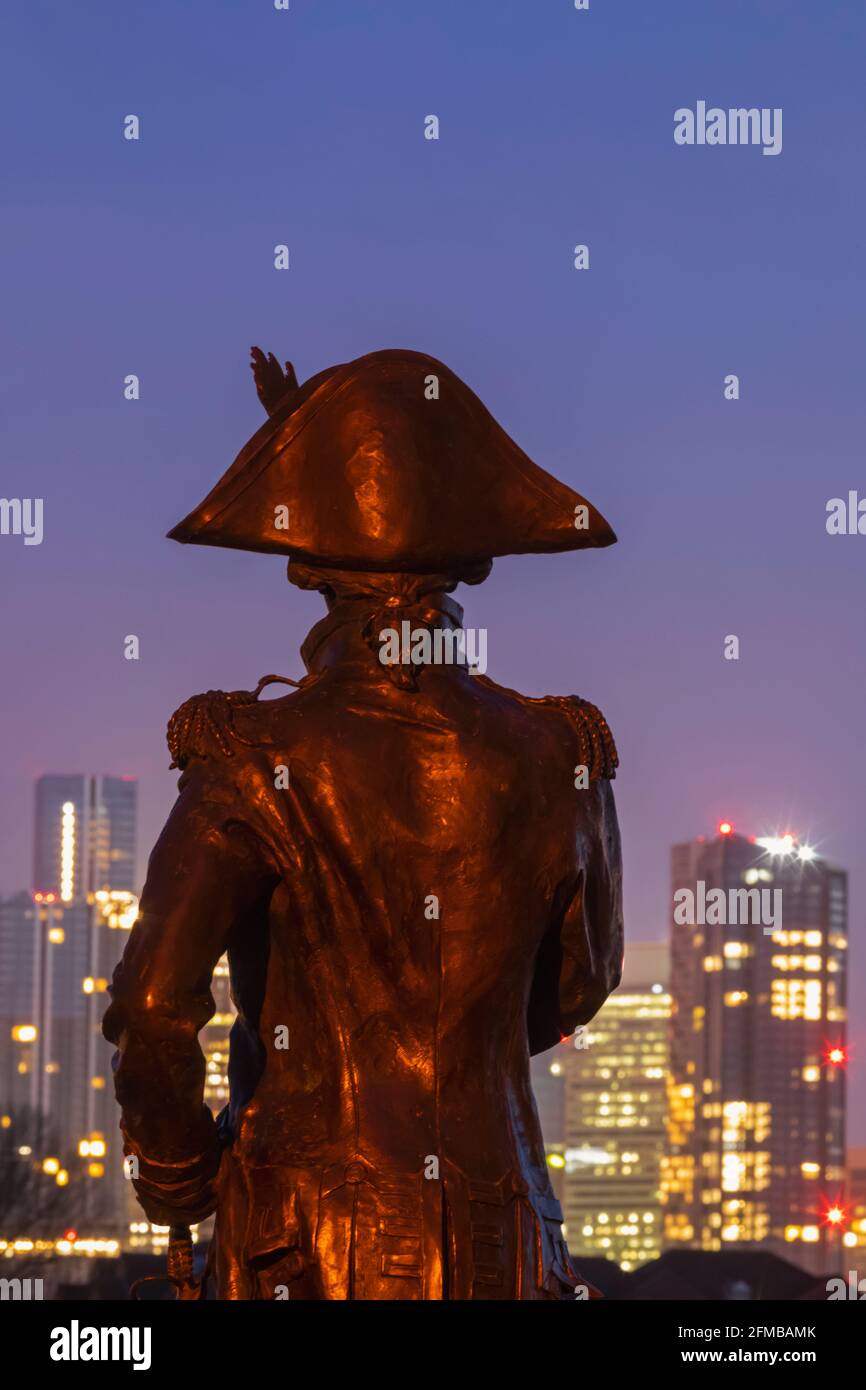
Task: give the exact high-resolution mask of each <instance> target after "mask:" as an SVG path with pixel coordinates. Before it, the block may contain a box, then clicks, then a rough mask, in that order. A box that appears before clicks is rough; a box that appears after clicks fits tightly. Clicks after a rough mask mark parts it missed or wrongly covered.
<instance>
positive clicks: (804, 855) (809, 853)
mask: <svg viewBox="0 0 866 1390" xmlns="http://www.w3.org/2000/svg"><path fill="white" fill-rule="evenodd" d="M797 858H798V859H801V860H803V861H804V862H805V863H807V864H808V862H809V860H810V859H814V858H815V851H814V850H813V848H812V846H811V845H800V848H799V849H798V850H797Z"/></svg>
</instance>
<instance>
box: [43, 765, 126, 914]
mask: <svg viewBox="0 0 866 1390" xmlns="http://www.w3.org/2000/svg"><path fill="white" fill-rule="evenodd" d="M136 806H137V784H136V782H135V780H134V778H131V777H93V776H88V775H84V774H81V773H70V774H54V773H52V774H50V775H49V776H46V777H40V778H39V781H38V782H37V783H36V828H35V838H34V876H33V889H34V891H35V892H36V893H42V894H43V896H46V895H48V894H50V893H53V894H55V896H56V897H57V898H59V899H60V901H61V902H71V901H72V900H73V899H76V898H86V896H87V894H88V893H95V892H98V891H105V890H112V889H114V890H116V891H119V892H127V893H132V892H133V891H134V889H135V834H136Z"/></svg>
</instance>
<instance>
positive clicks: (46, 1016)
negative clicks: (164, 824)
mask: <svg viewBox="0 0 866 1390" xmlns="http://www.w3.org/2000/svg"><path fill="white" fill-rule="evenodd" d="M135 815H136V784H135V782H134V781H133V780H132V779H130V778H120V777H91V776H83V775H82V776H78V775H75V776H48V777H42V778H40V780H39V782H38V783H37V786H36V820H35V855H34V865H35V891H34V892H33V894H32V896H28V897H27V898H26V899H25V901H26V904H27V905H26V907H25V905H24V903H23V902H22V898H24V895H19V898H17V899H14V900H12V901H11V902H7V903H5V904H4V905H3V907H2V909H0V1005H2V1009H3V1011H4V1038H3V1042H2V1049H0V1081H2V1084H3V1089H4V1095H3V1102H4V1109H6V1110H11V1109H22V1108H25V1107H26V1108H28V1109H30V1110H32V1111H33V1112H34V1113H35V1114H36V1115H38V1117H39V1121H38V1123H39V1125H40V1126H41V1129H40V1131H39V1133H41V1135H42V1137H43V1139H44V1146H45V1148H46V1150H47V1149H48V1148H49V1147H50V1150H51V1154H52V1156H56V1157H59V1159H60V1160H61V1164H62V1171H65V1172H69V1173H72V1172H73V1171H74V1172H75V1174H76V1175H77V1174H79V1173H81V1174H82V1175H83V1176H85V1177H86V1178H87V1180H88V1181H87V1182H86V1183H85V1184H84V1194H85V1200H84V1202H83V1203H82V1204H80V1206H79V1214H80V1215H83V1216H84V1217H85V1218H87V1219H89V1221H90V1223H91V1227H92V1228H97V1227H98V1226H99V1225H106V1226H110V1225H114V1224H116V1223H117V1221H118V1219H119V1218H120V1217H121V1215H122V1211H123V1209H125V1205H126V1189H127V1188H128V1186H129V1185H128V1183H127V1182H126V1181H125V1179H124V1176H123V1169H122V1156H121V1152H120V1136H119V1132H118V1125H117V1114H116V1107H115V1104H114V1092H113V1087H112V1084H111V1048H110V1047H109V1045H108V1044H107V1043H106V1042H105V1041H104V1039H103V1037H102V1030H101V1021H102V1015H103V1013H104V1011H105V1006H106V994H105V992H106V989H107V986H108V982H109V980H110V978H111V974H112V972H113V970H114V967H115V965H116V964H117V961H118V960H119V959H120V956H121V954H122V952H123V947H124V944H125V941H126V934H127V932H128V930H129V929H130V927H131V926H132V923H133V921H134V920H135V917H136V915H137V910H138V904H137V901H136V899H135V897H134V895H133V893H132V886H133V882H134V873H135ZM15 962H17V965H16V966H15V968H16V970H18V971H20V975H19V979H18V981H17V985H16V986H15V990H14V996H15V997H14V999H13V998H12V994H13V989H12V986H11V984H10V982H9V980H7V979H6V977H7V976H8V974H9V963H13V964H14V963H15ZM25 982H26V983H25ZM7 1005H8V1006H9V1008H11V1010H12V1013H13V1014H14V1017H13V1018H12V1020H11V1022H9V1025H8V1031H7V1028H6V1020H5V1010H6V1008H7ZM37 1142H38V1143H40V1152H41V1149H42V1146H43V1145H42V1142H41V1141H40V1140H39V1138H38V1136H37ZM37 1157H38V1155H37Z"/></svg>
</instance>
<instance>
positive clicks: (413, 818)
mask: <svg viewBox="0 0 866 1390" xmlns="http://www.w3.org/2000/svg"><path fill="white" fill-rule="evenodd" d="M253 358H254V361H253V367H254V372H255V377H256V383H257V387H258V391H259V395H260V397H261V399H262V401H263V403H264V404H265V406H266V408H267V409H268V411H269V419H268V421H267V423H266V424H265V425H264V426H263V427H262V428H261V429H260V430H259V431H258V433H257V434H255V435H254V436H253V438H252V439H251V440H250V442H249V443H248V444H247V445H246V447H245V448H244V449H243V450H242V451H241V453H240V455H239V456H238V458H237V459H236V461H235V463H234V464H233V465H232V466H231V468H230V469H229V470H228V472H227V473H226V474H225V476H224V477H223V478H222V479H221V480H220V482H219V483H218V484H217V486H216V488H214V490H213V491H212V492H211V493H210V495H209V496H208V497H207V498H206V499H205V500H204V502H203V503H202V504H201V505H200V506H199V507H198V508H197V509H196V510H195V511H194V512H193V513H192V514H191V515H190V516H189V517H188V518H187V519H186V520H185V521H184V522H182V523H181V524H180V525H179V526H177V527H175V529H174V530H173V531H172V532H171V533H170V535H171V536H172V537H173V538H174V539H176V540H180V541H187V542H193V543H195V544H201V545H220V546H231V547H236V548H240V549H245V550H258V551H267V552H271V553H279V554H284V555H287V556H288V557H289V569H288V572H289V579H290V580H291V581H292V582H293V583H295V584H298V585H300V586H301V587H302V588H305V589H317V590H318V591H319V592H320V593H322V594H323V595H324V597H325V600H326V602H327V606H328V615H327V616H326V617H325V618H324V619H323V620H322V621H321V622H319V623H317V624H316V626H315V627H314V628H313V629H312V631H311V632H310V634H309V636H308V637H307V639H306V641H305V642H304V644H303V647H302V655H303V659H304V663H305V665H306V668H307V675H306V676H304V678H303V679H302V680H301V681H300V682H293V681H288V682H286V683H287V684H289V685H296V686H297V689H294V690H292V691H290V692H289V693H287V694H286V695H285V696H284V697H283V698H279V699H269V700H267V701H260V700H259V699H258V695H259V693H260V691H261V690H262V688H263V687H264V686H265V685H266V684H269V683H273V682H274V681H278V680H280V679H282V678H280V677H275V676H268V677H265V678H264V679H263V680H262V681H260V682H259V686H258V688H257V689H256V690H255V691H235V692H231V693H227V694H226V693H223V692H221V691H209V692H208V693H207V694H205V695H199V696H196V697H194V698H193V699H191V700H188V701H187V702H186V704H184V705H182V706H181V708H180V709H179V710H178V711H177V713H176V714H175V715H174V716H173V717H172V719H171V721H170V723H169V729H168V742H169V747H170V750H171V754H172V759H173V761H172V766H176V767H178V768H180V769H181V770H182V775H181V778H180V782H179V796H178V799H177V802H176V804H175V807H174V809H173V811H172V813H171V815H170V817H169V820H168V822H167V824H166V826H165V829H164V830H163V832H162V835H161V836H160V839H159V841H158V843H157V845H156V848H155V849H154V851H153V855H152V857H151V860H150V866H149V870H148V875H147V882H146V885H145V888H144V893H143V897H142V904H141V915H140V919H139V921H138V923H137V925H136V926H135V928H134V929H133V932H132V934H131V936H130V940H129V943H128V945H127V948H126V951H125V953H124V957H123V960H122V962H121V964H120V965H119V966H118V969H117V971H116V972H115V976H114V980H113V984H112V1003H111V1007H110V1008H109V1010H108V1013H107V1014H106V1017H105V1024H104V1031H105V1035H106V1037H107V1038H108V1039H109V1040H110V1041H111V1042H114V1043H115V1044H116V1045H117V1049H118V1050H117V1053H116V1056H115V1074H116V1088H117V1098H118V1101H119V1103H120V1105H121V1108H122V1129H123V1135H124V1150H125V1152H126V1153H127V1154H130V1155H134V1156H135V1158H136V1159H137V1164H138V1179H137V1181H136V1189H137V1193H138V1197H139V1200H140V1202H141V1205H142V1206H143V1208H144V1210H145V1212H146V1213H147V1215H148V1217H149V1218H150V1219H151V1220H152V1221H154V1222H157V1223H160V1224H165V1225H171V1226H172V1227H174V1228H176V1229H179V1230H180V1231H181V1232H182V1230H183V1227H184V1226H186V1225H189V1224H190V1223H193V1222H197V1221H201V1220H203V1219H204V1218H205V1217H206V1216H208V1215H209V1214H210V1213H212V1212H214V1211H215V1212H216V1227H215V1233H214V1238H213V1241H212V1245H211V1255H212V1261H211V1264H212V1268H213V1271H214V1273H215V1278H216V1285H217V1290H218V1297H220V1298H223V1299H267V1298H286V1297H288V1298H291V1299H401V1298H406V1299H551V1298H552V1299H559V1298H567V1297H573V1296H574V1293H573V1290H574V1287H575V1285H576V1282H577V1279H578V1276H577V1275H576V1273H575V1271H574V1269H573V1267H572V1265H571V1262H570V1259H569V1255H568V1250H567V1248H566V1245H565V1242H564V1240H563V1236H562V1231H561V1221H562V1213H561V1211H560V1207H559V1204H558V1202H557V1201H556V1199H555V1197H554V1195H553V1192H552V1189H551V1186H550V1182H549V1178H548V1169H547V1166H546V1162H545V1153H544V1146H543V1142H542V1136H541V1133H540V1130H539V1125H538V1118H537V1114H536V1108H535V1103H534V1100H533V1096H532V1092H531V1089H530V1079H529V1058H530V1054H531V1053H536V1052H540V1051H543V1050H545V1049H547V1048H549V1047H551V1046H552V1045H553V1044H555V1043H556V1042H557V1041H558V1040H559V1039H560V1038H562V1037H563V1036H566V1035H568V1034H570V1033H572V1032H573V1030H574V1029H575V1027H576V1026H577V1025H578V1024H585V1023H587V1022H588V1021H589V1020H590V1019H591V1018H592V1017H593V1015H594V1014H595V1013H596V1012H597V1010H598V1009H599V1007H600V1006H601V1004H602V1003H603V1001H604V1000H605V999H606V997H607V995H608V994H609V993H610V991H611V990H612V989H613V988H615V986H616V985H617V983H618V981H619V973H620V964H621V958H622V914H621V865H620V846H619V832H618V829H617V822H616V812H615V808H614V801H613V793H612V790H611V787H610V779H611V778H612V777H613V776H614V774H615V768H616V765H617V755H616V750H615V747H614V743H613V739H612V737H611V734H610V731H609V729H608V727H607V724H606V723H605V721H604V719H603V717H602V716H601V714H600V713H599V711H598V710H597V709H596V708H595V707H594V706H593V705H590V704H589V703H588V702H586V701H584V700H581V699H578V698H577V697H575V696H569V697H563V698H542V699H530V698H527V697H526V696H523V695H520V694H518V693H517V692H516V691H513V690H506V689H503V688H502V687H500V686H497V685H495V684H494V683H493V681H492V680H490V679H488V678H487V677H486V676H485V675H483V674H473V673H472V671H471V670H470V669H469V668H468V666H467V664H466V661H465V660H464V659H462V656H461V653H462V652H463V648H462V647H461V645H460V639H461V620H462V609H461V607H460V606H459V604H457V603H456V602H455V601H454V599H452V598H450V597H449V595H450V593H451V592H452V591H453V590H454V589H455V587H456V586H457V584H458V583H461V582H463V583H468V584H477V583H480V582H481V581H482V580H483V579H484V578H485V577H486V576H487V574H488V573H489V571H490V568H491V563H492V558H493V557H494V556H497V555H503V554H509V553H520V552H530V551H536V552H540V551H551V552H552V551H562V550H574V549H579V548H581V547H584V546H603V545H609V544H611V542H613V541H614V540H615V539H616V538H615V536H614V534H613V532H612V531H611V529H610V527H609V526H608V525H607V523H606V522H605V520H604V519H603V517H601V516H600V515H599V513H598V512H597V511H596V510H595V509H594V508H593V507H592V506H591V505H590V504H589V503H587V502H586V501H585V500H584V499H583V498H582V497H580V496H579V495H578V494H577V493H575V492H572V490H571V489H570V488H568V487H565V486H564V485H563V484H561V483H559V482H558V481H557V480H556V479H554V478H552V477H551V476H550V475H549V474H548V473H546V472H544V471H543V470H542V469H541V468H539V467H537V466H536V465H535V464H534V463H532V462H531V461H530V460H529V459H528V458H527V457H526V455H525V454H524V453H523V452H522V450H520V449H519V448H518V447H517V445H516V444H515V443H514V442H513V440H511V439H510V438H509V437H508V435H507V434H506V433H505V432H504V430H502V429H501V428H500V426H499V425H498V424H497V423H496V421H495V420H494V419H493V418H492V416H491V415H490V414H489V413H488V412H487V410H486V409H485V408H484V406H483V405H482V404H481V402H480V401H479V400H478V398H477V397H476V396H475V395H474V394H473V392H472V391H470V390H469V388H468V387H467V386H466V385H465V384H464V383H463V382H461V381H460V380H459V378H458V377H456V376H455V375H454V374H453V373H452V372H451V371H449V370H448V368H447V367H445V366H444V365H443V364H442V363H441V362H438V361H436V360H435V359H434V358H431V357H428V356H426V355H424V354H421V353H416V352H407V351H385V352H376V353H372V354H370V355H369V356H366V357H362V358H360V359H358V360H357V361H355V362H350V363H348V364H344V365H341V366H338V367H335V368H332V369H331V370H330V371H327V372H322V373H320V374H319V375H318V376H315V377H313V378H312V379H311V380H309V381H307V382H306V383H305V384H304V385H303V386H299V385H298V382H297V380H296V378H295V374H294V372H293V370H292V368H291V366H289V365H288V364H287V366H286V370H285V372H284V371H283V369H282V368H281V367H280V366H279V364H278V363H277V362H276V360H275V359H274V358H273V357H272V356H271V357H268V358H265V357H264V355H263V354H262V353H261V352H260V351H259V350H258V349H253ZM403 624H408V625H409V627H408V630H409V632H410V633H411V634H413V646H412V650H411V652H410V655H409V658H408V659H404V658H401V659H399V660H398V659H396V658H394V659H391V660H390V662H386V661H385V660H384V658H383V642H384V640H385V639H384V634H385V633H387V632H388V631H389V630H391V629H395V630H398V631H399V630H400V629H401V625H403ZM419 633H420V634H421V635H422V636H423V635H424V634H426V635H427V638H428V639H430V640H429V641H428V647H429V649H431V650H434V649H435V650H439V649H440V647H441V650H442V651H444V652H446V653H447V650H448V642H450V650H451V651H452V653H453V652H454V651H455V650H456V651H457V658H456V659H453V660H449V659H448V658H447V654H446V656H445V657H443V659H441V660H440V661H438V662H437V661H436V660H430V659H429V658H425V656H424V655H423V651H424V650H426V648H424V643H423V642H422V643H421V644H420V645H419V646H417V647H416V646H415V645H414V635H417V634H419ZM434 638H435V639H436V642H437V644H438V645H434V644H433V642H432V639H434ZM439 639H441V642H440V641H439ZM446 639H447V640H446ZM419 651H421V652H422V655H420V656H418V652H419ZM224 952H227V954H228V959H229V964H230V970H231V979H232V989H233V997H234V999H235V1002H236V1005H237V1009H238V1017H237V1020H236V1022H235V1024H234V1026H233V1029H232V1035H231V1060H230V1065H229V1079H230V1096H231V1099H230V1102H229V1105H228V1106H227V1107H226V1109H225V1110H224V1111H223V1113H222V1114H221V1115H220V1116H219V1119H218V1120H217V1121H216V1122H215V1121H214V1119H213V1118H212V1116H211V1113H210V1111H209V1110H208V1109H207V1107H206V1106H205V1105H204V1103H203V1083H204V1059H203V1056H202V1053H201V1050H200V1048H199V1046H198V1042H197V1036H196V1035H197V1033H198V1031H199V1029H200V1028H201V1027H202V1026H203V1025H204V1024H205V1022H206V1021H207V1020H208V1019H209V1018H210V1017H211V1015H212V1013H213V1009H214V1004H213V999H212V997H211V993H210V982H211V976H212V972H213V969H214V966H215V965H216V963H217V961H218V960H219V958H220V957H221V956H222V955H223V953H224ZM177 1258H178V1259H179V1261H180V1266H181V1267H184V1268H187V1267H186V1266H184V1262H183V1259H182V1258H181V1257H177ZM187 1276H188V1268H187V1273H186V1275H185V1276H184V1278H183V1279H182V1280H180V1281H179V1282H180V1284H181V1286H182V1296H185V1297H189V1296H191V1292H190V1287H191V1286H190V1281H189V1278H188V1277H187Z"/></svg>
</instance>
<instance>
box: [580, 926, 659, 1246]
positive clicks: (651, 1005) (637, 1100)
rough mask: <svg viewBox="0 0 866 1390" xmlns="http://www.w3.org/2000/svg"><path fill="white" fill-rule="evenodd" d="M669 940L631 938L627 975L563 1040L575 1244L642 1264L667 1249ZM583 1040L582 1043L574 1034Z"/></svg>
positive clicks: (626, 968)
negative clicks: (663, 1194) (644, 941)
mask: <svg viewBox="0 0 866 1390" xmlns="http://www.w3.org/2000/svg"><path fill="white" fill-rule="evenodd" d="M667 977H668V956H667V947H666V946H664V945H642V944H635V945H629V946H627V948H626V953H625V966H624V970H623V979H622V983H621V985H620V986H619V988H618V989H617V990H615V991H614V993H613V994H612V995H611V996H610V998H609V999H608V1000H607V1001H606V1003H605V1004H604V1006H603V1007H602V1009H601V1010H600V1012H599V1013H598V1014H597V1015H596V1017H595V1018H594V1019H593V1021H592V1023H590V1024H588V1025H587V1026H586V1027H585V1028H584V1029H582V1030H579V1031H578V1034H577V1035H576V1036H575V1039H574V1041H573V1042H571V1043H570V1044H569V1045H568V1046H565V1045H563V1046H562V1048H560V1049H557V1062H558V1063H559V1064H560V1065H561V1066H562V1070H563V1081H564V1106H565V1122H564V1129H565V1153H564V1158H565V1172H564V1183H563V1212H564V1215H565V1226H566V1233H567V1237H568V1244H569V1248H570V1249H571V1250H572V1252H573V1253H574V1254H575V1255H576V1256H577V1259H578V1264H579V1260H580V1255H581V1254H584V1255H604V1256H607V1257H608V1258H609V1259H612V1260H615V1261H616V1262H617V1264H619V1265H621V1267H622V1268H623V1269H626V1270H630V1269H635V1268H636V1267H637V1266H638V1265H641V1264H644V1263H645V1262H646V1261H647V1260H652V1259H656V1258H657V1257H658V1255H659V1254H660V1253H661V1227H662V1212H661V1197H660V1185H661V1163H662V1157H663V1153H664V1146H665V1128H666V1127H665V1122H666V1107H667V1089H666V1081H667V1072H668V1046H669V1044H668V1027H669V1020H670V1002H671V1001H670V995H669V993H668V989H667ZM575 1042H577V1043H578V1044H579V1045H578V1046H577V1047H576V1046H575V1045H574V1043H575Z"/></svg>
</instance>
